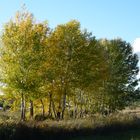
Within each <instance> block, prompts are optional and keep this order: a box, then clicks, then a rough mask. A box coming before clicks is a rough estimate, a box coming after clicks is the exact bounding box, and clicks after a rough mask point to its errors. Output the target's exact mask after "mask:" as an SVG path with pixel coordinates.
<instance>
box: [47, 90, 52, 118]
mask: <svg viewBox="0 0 140 140" xmlns="http://www.w3.org/2000/svg"><path fill="white" fill-rule="evenodd" d="M49 99H50V102H49V112H48V116H49V117H51V116H52V109H51V108H52V93H50V94H49Z"/></svg>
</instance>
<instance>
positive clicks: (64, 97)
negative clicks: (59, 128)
mask: <svg viewBox="0 0 140 140" xmlns="http://www.w3.org/2000/svg"><path fill="white" fill-rule="evenodd" d="M65 108H66V89H65V91H64V95H63V101H62V119H64V114H65Z"/></svg>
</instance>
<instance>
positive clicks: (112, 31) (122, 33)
mask: <svg viewBox="0 0 140 140" xmlns="http://www.w3.org/2000/svg"><path fill="white" fill-rule="evenodd" d="M23 4H26V7H27V9H28V10H29V11H30V12H32V13H33V14H34V16H35V17H36V19H37V20H38V21H43V20H48V22H49V25H50V27H52V28H53V27H55V26H56V25H58V24H61V23H66V22H68V21H69V20H71V19H76V20H79V21H80V23H81V26H82V28H87V29H88V31H91V32H92V33H93V35H95V36H96V37H97V38H105V37H106V38H109V39H111V38H117V37H121V38H122V39H124V40H126V41H128V42H130V43H132V44H133V42H134V40H136V38H140V0H0V13H1V14H0V28H1V29H2V25H3V24H4V23H5V22H7V21H8V20H9V19H10V18H11V17H13V16H14V14H15V12H16V11H17V10H20V9H21V6H22V5H23ZM137 48H138V47H137ZM139 50H140V49H139ZM139 50H137V51H139Z"/></svg>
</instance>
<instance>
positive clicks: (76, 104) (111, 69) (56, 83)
mask: <svg viewBox="0 0 140 140" xmlns="http://www.w3.org/2000/svg"><path fill="white" fill-rule="evenodd" d="M137 63H138V56H137V55H136V54H134V53H133V51H132V46H131V45H130V44H129V43H127V42H125V41H123V40H121V39H113V40H107V39H101V40H97V39H96V38H95V37H94V36H92V34H91V33H88V32H87V31H86V30H81V27H80V23H79V22H78V21H75V20H72V21H70V22H68V23H66V24H61V25H58V26H57V27H56V28H55V29H54V30H50V28H49V27H48V25H47V24H46V23H45V22H40V23H36V22H35V19H34V16H33V15H32V14H30V13H29V12H27V11H24V10H23V11H21V12H18V13H17V14H16V16H15V18H14V19H12V20H10V21H9V22H8V23H7V24H5V26H4V30H3V33H2V46H1V48H0V80H1V83H2V84H1V87H2V88H1V90H2V91H3V92H4V96H5V99H6V100H8V101H9V100H12V103H11V104H13V105H12V107H11V109H13V110H16V109H17V110H19V106H20V105H19V104H20V98H21V116H22V117H25V111H26V110H27V111H28V108H29V107H30V112H31V115H32V116H33V111H34V110H35V113H36V114H38V111H37V110H39V109H37V107H36V106H35V105H36V104H38V106H41V108H42V116H43V117H44V115H45V113H46V112H45V111H48V113H46V114H47V115H48V116H49V117H52V118H57V113H58V112H59V113H60V114H61V118H64V116H65V117H73V118H79V117H86V116H87V115H92V114H93V113H101V114H103V115H108V114H110V113H113V112H115V111H117V110H121V109H123V108H124V107H126V106H128V105H130V104H131V103H132V102H134V101H135V100H136V98H137V97H139V89H136V86H137V85H138V79H137V74H138V71H139V69H138V66H137ZM137 99H138V98H137ZM44 102H47V103H44ZM14 106H16V107H14Z"/></svg>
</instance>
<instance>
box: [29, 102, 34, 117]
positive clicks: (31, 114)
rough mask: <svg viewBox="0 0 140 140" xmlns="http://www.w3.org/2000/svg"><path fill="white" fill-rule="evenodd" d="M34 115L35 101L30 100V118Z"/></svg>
mask: <svg viewBox="0 0 140 140" xmlns="http://www.w3.org/2000/svg"><path fill="white" fill-rule="evenodd" d="M33 117H34V104H33V101H32V100H30V118H31V119H33Z"/></svg>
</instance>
